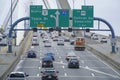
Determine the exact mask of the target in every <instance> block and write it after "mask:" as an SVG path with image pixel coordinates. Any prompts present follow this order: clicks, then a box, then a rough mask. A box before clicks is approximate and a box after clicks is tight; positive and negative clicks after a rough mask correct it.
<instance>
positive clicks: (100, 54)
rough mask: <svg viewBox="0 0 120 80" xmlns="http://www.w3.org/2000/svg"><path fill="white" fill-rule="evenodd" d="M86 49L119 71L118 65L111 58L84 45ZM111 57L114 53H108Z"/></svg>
mask: <svg viewBox="0 0 120 80" xmlns="http://www.w3.org/2000/svg"><path fill="white" fill-rule="evenodd" d="M86 48H87V49H88V50H89V51H91V52H92V53H94V54H95V55H97V56H98V57H99V58H101V59H102V60H104V61H105V62H107V63H109V64H110V65H111V66H112V67H114V68H115V69H116V70H118V71H120V63H119V62H117V61H115V60H113V59H112V58H110V57H109V56H107V55H105V54H104V53H102V52H100V51H98V50H96V49H95V48H93V47H91V46H89V45H86ZM110 54H111V55H116V54H115V53H110Z"/></svg>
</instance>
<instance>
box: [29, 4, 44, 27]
mask: <svg viewBox="0 0 120 80" xmlns="http://www.w3.org/2000/svg"><path fill="white" fill-rule="evenodd" d="M41 14H42V6H38V5H31V6H30V27H31V28H35V27H37V26H36V24H39V21H40V20H42V18H41V16H40V15H41Z"/></svg>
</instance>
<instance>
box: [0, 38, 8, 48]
mask: <svg viewBox="0 0 120 80" xmlns="http://www.w3.org/2000/svg"><path fill="white" fill-rule="evenodd" d="M7 44H8V43H7V39H6V38H5V39H2V40H1V41H0V46H7Z"/></svg>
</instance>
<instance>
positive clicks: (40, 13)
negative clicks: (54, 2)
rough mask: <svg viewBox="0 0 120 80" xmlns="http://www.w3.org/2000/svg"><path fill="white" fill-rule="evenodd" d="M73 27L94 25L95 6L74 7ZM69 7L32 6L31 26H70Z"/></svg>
mask: <svg viewBox="0 0 120 80" xmlns="http://www.w3.org/2000/svg"><path fill="white" fill-rule="evenodd" d="M72 13H73V16H72V24H73V25H72V27H89V28H91V27H93V6H82V9H74V10H73V12H72ZM69 19H70V17H69V9H42V6H41V5H31V6H30V27H32V28H36V27H69Z"/></svg>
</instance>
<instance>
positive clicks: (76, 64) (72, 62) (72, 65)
mask: <svg viewBox="0 0 120 80" xmlns="http://www.w3.org/2000/svg"><path fill="white" fill-rule="evenodd" d="M68 68H79V60H78V59H77V58H71V59H69V61H68Z"/></svg>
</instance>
